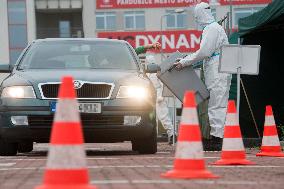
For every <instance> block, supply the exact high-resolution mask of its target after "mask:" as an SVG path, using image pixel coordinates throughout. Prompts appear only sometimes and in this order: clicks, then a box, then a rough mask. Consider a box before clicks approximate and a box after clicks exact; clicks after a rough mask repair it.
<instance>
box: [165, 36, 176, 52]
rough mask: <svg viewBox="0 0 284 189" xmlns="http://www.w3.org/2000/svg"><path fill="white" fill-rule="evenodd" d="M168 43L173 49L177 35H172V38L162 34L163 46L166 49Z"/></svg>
mask: <svg viewBox="0 0 284 189" xmlns="http://www.w3.org/2000/svg"><path fill="white" fill-rule="evenodd" d="M166 45H168V46H169V47H170V48H171V49H174V48H175V36H174V35H170V39H169V38H168V37H167V36H164V35H162V48H163V49H165V48H166Z"/></svg>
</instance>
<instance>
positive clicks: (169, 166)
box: [0, 165, 284, 171]
mask: <svg viewBox="0 0 284 189" xmlns="http://www.w3.org/2000/svg"><path fill="white" fill-rule="evenodd" d="M172 167H173V165H106V166H99V165H98V166H88V167H87V168H88V169H112V168H172ZM208 167H211V168H232V167H233V168H284V166H273V165H268V166H265V165H263V166H257V165H256V166H212V165H209V166H208ZM44 168H45V167H23V168H17V167H11V168H0V171H14V170H41V169H44Z"/></svg>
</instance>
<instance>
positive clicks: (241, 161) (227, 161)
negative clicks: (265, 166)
mask: <svg viewBox="0 0 284 189" xmlns="http://www.w3.org/2000/svg"><path fill="white" fill-rule="evenodd" d="M210 165H255V163H254V162H252V161H249V160H246V159H220V160H218V161H216V162H214V163H210Z"/></svg>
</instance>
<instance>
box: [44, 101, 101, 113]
mask: <svg viewBox="0 0 284 189" xmlns="http://www.w3.org/2000/svg"><path fill="white" fill-rule="evenodd" d="M56 104H57V102H51V103H50V109H51V112H55V110H56ZM78 111H79V112H80V113H101V112H102V105H101V104H100V103H87V102H84V103H79V106H78Z"/></svg>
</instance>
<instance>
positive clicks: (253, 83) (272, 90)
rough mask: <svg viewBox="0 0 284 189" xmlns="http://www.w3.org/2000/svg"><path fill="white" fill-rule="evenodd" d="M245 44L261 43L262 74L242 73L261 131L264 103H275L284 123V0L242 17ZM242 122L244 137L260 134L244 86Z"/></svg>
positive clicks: (277, 117)
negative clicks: (250, 74) (283, 89)
mask: <svg viewBox="0 0 284 189" xmlns="http://www.w3.org/2000/svg"><path fill="white" fill-rule="evenodd" d="M238 37H239V38H240V42H241V44H242V45H261V60H260V70H259V75H257V76H249V75H242V76H241V78H242V81H243V84H244V87H245V92H246V94H247V97H248V101H249V102H250V105H251V109H252V112H253V115H254V117H255V120H256V125H257V127H258V130H259V133H260V135H262V132H263V125H264V115H265V106H266V105H272V107H273V112H274V117H275V121H276V124H277V125H284V93H283V92H282V88H283V86H284V47H283V45H284V1H283V0H274V1H273V2H272V3H270V4H269V5H268V6H267V7H265V8H264V9H262V10H261V11H259V12H257V13H255V14H253V15H251V16H249V17H246V18H243V19H240V20H239V31H238V33H235V34H233V36H231V40H234V39H236V38H238ZM240 125H241V129H242V133H243V135H244V137H249V138H250V137H258V134H257V132H256V129H255V127H254V125H255V123H254V121H253V119H252V116H251V112H250V110H249V107H248V103H247V100H246V96H245V93H244V90H242V91H241V102H240Z"/></svg>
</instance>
